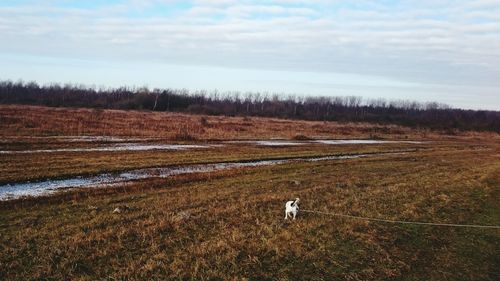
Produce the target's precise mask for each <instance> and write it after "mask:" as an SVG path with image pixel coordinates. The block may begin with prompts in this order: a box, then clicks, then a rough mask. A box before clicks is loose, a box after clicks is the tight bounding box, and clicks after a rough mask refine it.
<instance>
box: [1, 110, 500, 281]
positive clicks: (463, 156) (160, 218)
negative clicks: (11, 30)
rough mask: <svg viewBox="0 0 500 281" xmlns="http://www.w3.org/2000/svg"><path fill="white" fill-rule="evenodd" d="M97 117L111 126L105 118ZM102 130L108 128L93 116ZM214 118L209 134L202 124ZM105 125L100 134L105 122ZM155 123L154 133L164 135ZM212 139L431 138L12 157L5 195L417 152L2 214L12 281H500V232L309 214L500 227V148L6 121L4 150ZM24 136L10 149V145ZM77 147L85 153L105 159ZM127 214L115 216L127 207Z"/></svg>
mask: <svg viewBox="0 0 500 281" xmlns="http://www.w3.org/2000/svg"><path fill="white" fill-rule="evenodd" d="M94 115H96V116H97V115H98V117H96V116H94ZM91 116H94V117H91ZM203 118H204V119H203ZM91 120H93V121H92V122H91ZM153 120H154V121H155V122H152V121H153ZM183 128H186V129H185V132H187V133H189V134H190V135H192V136H193V137H194V138H196V139H197V140H198V141H199V140H206V139H244V138H272V137H282V138H293V137H294V136H297V135H303V136H306V137H314V136H318V135H321V136H327V137H330V138H334V137H339V138H349V137H357V138H359V137H369V136H370V134H372V137H373V136H374V135H376V136H378V137H383V138H392V139H394V138H405V137H406V136H408V138H409V139H414V138H421V137H424V135H425V137H428V138H431V139H433V141H432V142H430V143H426V144H386V145H370V146H364V145H361V146H360V145H347V146H321V145H311V146H293V147H272V148H270V147H257V146H244V145H239V144H234V145H227V146H225V147H220V148H213V149H203V150H192V151H177V152H171V151H170V152H169V151H163V152H159V151H149V152H118V153H115V152H93V153H40V154H4V155H0V181H22V180H27V179H41V178H45V177H49V178H53V177H67V176H71V175H76V174H94V173H100V172H106V171H119V170H124V169H132V168H141V167H153V166H165V165H178V164H186V163H207V162H218V161H234V160H244V159H247V160H248V159H267V158H280V157H290V156H311V155H327V154H345V153H355V152H358V153H360V152H363V153H365V152H376V151H389V150H400V149H415V151H414V152H411V153H408V154H401V155H391V156H378V157H374V158H365V159H355V160H342V161H323V162H293V163H288V164H284V165H279V166H269V167H259V168H251V169H240V170H230V171H221V172H217V173H210V174H191V175H181V176H176V177H172V178H167V179H157V178H152V179H147V180H141V181H136V182H133V183H130V184H126V185H123V186H118V187H114V188H101V189H81V190H71V191H68V192H65V193H60V194H57V195H55V196H51V197H47V198H31V199H24V200H17V201H11V202H0V280H68V279H70V280H102V279H106V280H166V279H167V280H498V276H500V271H499V268H500V260H499V258H498V253H499V252H500V243H499V241H500V231H498V230H484V229H462V228H443V227H431V226H412V225H392V224H385V223H374V222H367V221H361V220H351V219H345V218H335V217H327V216H321V215H317V214H308V213H300V214H299V217H298V219H297V221H295V222H284V221H283V216H284V214H283V210H284V209H283V205H284V202H286V201H287V200H289V199H291V198H295V197H297V196H298V197H300V198H301V201H302V205H301V208H302V209H309V210H311V209H314V210H319V211H326V212H336V213H342V214H351V215H359V216H367V217H378V218H387V219H399V220H414V221H434V222H445V223H464V224H490V225H500V207H499V205H498V202H499V201H500V153H499V152H500V146H499V143H500V142H499V141H498V140H499V136H498V135H495V134H480V133H467V134H462V135H460V133H459V134H458V135H457V136H453V137H449V136H444V135H438V134H436V133H430V132H424V131H416V130H410V129H408V128H404V127H399V126H370V125H366V124H340V123H334V122H327V123H324V122H305V121H287V120H279V119H265V118H245V119H244V118H238V117H234V118H228V117H211V116H203V117H200V116H191V115H182V114H171V113H146V112H126V111H113V110H102V111H97V112H93V111H92V110H86V109H85V110H84V109H57V108H56V109H54V108H42V107H21V106H1V107H0V129H1V133H0V135H2V136H3V139H4V140H6V141H4V142H2V143H0V147H2V149H7V150H8V149H32V148H51V147H70V146H72V145H74V143H70V142H65V141H59V140H57V141H55V140H52V139H46V138H41V139H40V138H25V137H23V136H29V137H31V136H41V135H77V134H81V135H115V136H135V137H155V138H156V137H159V138H162V139H174V138H175V136H176V134H179V132H181V133H183ZM5 136H10V137H8V138H7V137H5ZM96 145H98V144H95V143H79V144H78V146H92V147H93V146H96ZM117 207H119V208H121V209H122V210H123V211H122V212H121V213H119V214H117V213H113V210H114V209H115V208H117Z"/></svg>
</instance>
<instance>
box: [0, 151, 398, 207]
mask: <svg viewBox="0 0 500 281" xmlns="http://www.w3.org/2000/svg"><path fill="white" fill-rule="evenodd" d="M388 154H400V153H394V152H390V153H377V154H358V155H346V156H325V157H317V158H304V157H298V158H289V159H283V160H259V161H249V162H230V163H214V164H195V165H187V166H178V167H164V168H146V169H136V170H130V171H126V172H121V173H106V174H100V175H96V176H90V177H83V176H79V177H74V178H70V179H60V180H46V181H39V182H24V183H15V184H6V185H0V201H5V200H12V199H17V198H21V197H24V196H35V197H36V196H42V195H50V194H53V193H55V192H58V191H60V190H62V189H67V188H91V187H95V188H97V187H107V186H112V185H116V184H123V183H126V182H129V181H133V180H140V179H146V178H154V177H159V178H166V177H170V176H173V175H181V174H192V173H206V172H213V171H220V170H227V169H233V168H244V167H258V166H269V165H279V164H284V163H289V162H293V161H325V160H341V159H354V158H363V157H368V156H377V155H388Z"/></svg>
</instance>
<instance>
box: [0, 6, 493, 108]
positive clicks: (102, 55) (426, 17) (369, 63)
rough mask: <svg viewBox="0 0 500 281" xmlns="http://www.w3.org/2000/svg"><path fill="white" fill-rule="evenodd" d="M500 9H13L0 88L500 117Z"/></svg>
mask: <svg viewBox="0 0 500 281" xmlns="http://www.w3.org/2000/svg"><path fill="white" fill-rule="evenodd" d="M499 15H500V0H477V1H453V0H433V1H431V0H420V1H412V0H409V1H389V0H387V1H363V0H360V1H328V0H316V1H300V0H274V1H245V0H244V1H232V0H223V1H215V0H195V1H175V0H144V1H139V0H129V1H99V0H91V1H64V0H60V1H58V0H46V1H29V0H25V1H9V0H6V1H2V2H0V40H1V44H0V62H1V65H0V78H1V79H14V80H17V79H24V80H37V81H39V82H42V83H44V82H49V81H54V82H78V83H87V84H89V83H90V84H94V83H95V84H103V85H113V86H116V85H120V84H128V85H133V84H135V85H137V84H139V85H143V84H146V85H150V86H152V87H184V88H191V89H201V88H206V89H209V90H210V89H213V88H219V89H222V90H242V91H249V90H254V91H266V90H267V91H279V92H285V93H295V94H315V95H328V94H332V95H338V94H342V95H350V94H354V95H360V96H364V97H368V98H373V97H385V98H389V99H394V98H400V99H414V100H420V101H424V100H436V101H440V102H446V103H448V104H451V105H454V106H458V107H463V108H485V109H495V110H500V92H499V90H500V16H499Z"/></svg>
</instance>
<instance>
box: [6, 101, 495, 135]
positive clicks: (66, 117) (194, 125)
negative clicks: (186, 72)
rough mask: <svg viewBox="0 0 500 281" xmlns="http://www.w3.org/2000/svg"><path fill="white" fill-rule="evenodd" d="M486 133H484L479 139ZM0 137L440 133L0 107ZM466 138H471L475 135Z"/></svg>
mask: <svg viewBox="0 0 500 281" xmlns="http://www.w3.org/2000/svg"><path fill="white" fill-rule="evenodd" d="M456 134H457V133H456V132H454V135H456ZM485 134H488V133H482V134H479V135H483V136H484V135H485ZM489 134H490V135H495V134H492V133H489ZM0 135H2V136H51V135H96V136H129V137H155V138H162V139H171V140H193V139H197V140H207V139H258V138H270V137H275V138H286V139H291V138H293V137H294V136H297V135H301V136H304V137H306V138H317V137H323V138H346V137H347V138H349V137H351V138H352V137H357V138H374V137H377V138H397V139H405V138H411V139H416V138H427V139H428V138H435V137H439V135H440V134H438V133H436V132H430V131H428V130H425V129H422V130H415V129H410V128H407V127H402V126H396V125H374V124H365V123H338V122H319V121H318V122H312V121H294V120H283V119H274V118H256V117H252V118H243V117H219V116H199V115H188V114H179V113H168V112H143V111H123V110H96V109H74V108H51V107H38V106H20V105H0ZM459 135H464V133H461V134H459ZM465 135H467V136H475V135H478V133H467V134H465Z"/></svg>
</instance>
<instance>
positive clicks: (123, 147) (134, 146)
mask: <svg viewBox="0 0 500 281" xmlns="http://www.w3.org/2000/svg"><path fill="white" fill-rule="evenodd" d="M210 147H215V146H212V145H195V144H140V143H120V144H114V145H108V146H101V147H87V148H56V149H36V150H0V154H26V153H54V152H94V151H146V150H186V149H195V148H210Z"/></svg>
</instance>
